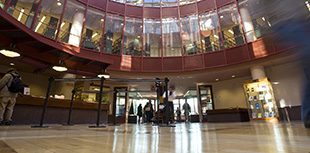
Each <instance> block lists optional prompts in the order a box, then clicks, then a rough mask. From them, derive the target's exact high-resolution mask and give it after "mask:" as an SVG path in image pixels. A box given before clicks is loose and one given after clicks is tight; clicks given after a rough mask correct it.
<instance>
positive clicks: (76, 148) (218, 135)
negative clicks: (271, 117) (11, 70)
mask: <svg viewBox="0 0 310 153" xmlns="http://www.w3.org/2000/svg"><path fill="white" fill-rule="evenodd" d="M309 142H310V130H307V129H305V128H303V126H302V124H301V123H300V122H294V123H291V124H284V123H262V122H251V123H218V124H211V123H204V124H199V123H191V124H190V123H189V124H185V123H182V124H177V125H176V127H174V128H172V127H158V126H152V125H150V124H148V125H121V126H109V127H107V128H104V129H89V128H87V126H86V125H78V126H72V127H63V126H52V127H50V128H48V129H31V128H30V127H29V126H12V127H0V144H3V145H0V152H2V151H1V150H2V149H4V147H6V149H8V148H9V149H13V150H15V152H20V153H55V152H57V153H58V152H60V153H67V152H68V153H88V152H89V153H96V152H104V153H110V152H111V153H202V152H210V153H217V152H218V153H220V152H223V153H232V152H236V153H243V152H244V153H249V152H253V153H266V152H270V153H273V152H275V153H276V152H283V153H286V152H287V153H294V152H296V153H302V152H304V153H309V152H310V147H309ZM1 147H2V148H1Z"/></svg>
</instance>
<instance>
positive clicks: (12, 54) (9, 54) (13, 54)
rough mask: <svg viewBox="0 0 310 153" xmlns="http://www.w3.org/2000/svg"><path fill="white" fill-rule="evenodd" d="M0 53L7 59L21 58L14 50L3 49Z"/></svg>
mask: <svg viewBox="0 0 310 153" xmlns="http://www.w3.org/2000/svg"><path fill="white" fill-rule="evenodd" d="M0 53H1V54H3V55H4V56H6V57H11V58H13V57H19V56H20V54H19V53H17V52H15V51H12V50H6V49H1V50H0Z"/></svg>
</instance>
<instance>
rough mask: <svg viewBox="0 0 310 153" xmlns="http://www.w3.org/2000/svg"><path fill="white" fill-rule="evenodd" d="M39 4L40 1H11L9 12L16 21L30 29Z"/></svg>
mask: <svg viewBox="0 0 310 153" xmlns="http://www.w3.org/2000/svg"><path fill="white" fill-rule="evenodd" d="M38 3H39V0H27V1H23V0H11V1H10V2H9V7H8V9H7V12H8V14H10V15H12V16H13V17H14V18H15V19H16V20H18V21H19V22H21V23H23V24H25V25H26V26H27V27H28V28H31V24H32V21H33V18H34V14H35V12H36V10H37V8H38Z"/></svg>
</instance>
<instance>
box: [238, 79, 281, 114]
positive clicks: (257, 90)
mask: <svg viewBox="0 0 310 153" xmlns="http://www.w3.org/2000/svg"><path fill="white" fill-rule="evenodd" d="M244 91H245V95H246V99H247V105H248V108H249V114H250V117H251V118H252V119H268V118H274V117H277V116H278V111H277V106H276V101H275V98H274V93H273V89H272V86H271V83H270V82H269V80H268V79H267V78H264V79H259V80H255V81H252V82H249V83H245V84H244Z"/></svg>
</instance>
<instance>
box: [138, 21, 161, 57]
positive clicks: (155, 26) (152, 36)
mask: <svg viewBox="0 0 310 153" xmlns="http://www.w3.org/2000/svg"><path fill="white" fill-rule="evenodd" d="M143 34H144V56H151V57H159V56H160V52H161V46H162V45H161V42H162V41H161V23H160V20H153V19H144V28H143Z"/></svg>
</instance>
